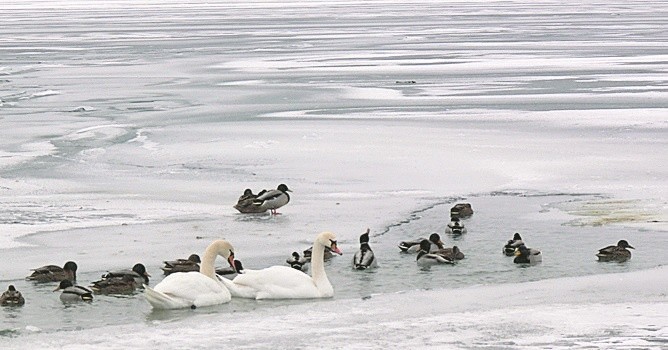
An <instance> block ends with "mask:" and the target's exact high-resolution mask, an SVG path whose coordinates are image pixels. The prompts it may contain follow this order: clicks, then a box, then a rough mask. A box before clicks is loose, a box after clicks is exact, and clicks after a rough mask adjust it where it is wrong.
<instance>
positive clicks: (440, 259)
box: [416, 239, 455, 267]
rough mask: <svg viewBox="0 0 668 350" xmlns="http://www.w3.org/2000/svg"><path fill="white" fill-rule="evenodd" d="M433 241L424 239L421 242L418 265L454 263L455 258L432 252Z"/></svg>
mask: <svg viewBox="0 0 668 350" xmlns="http://www.w3.org/2000/svg"><path fill="white" fill-rule="evenodd" d="M431 246H432V243H431V242H429V240H426V239H423V240H422V242H420V251H419V252H418V255H417V259H416V260H417V264H418V266H423V267H425V266H432V265H441V264H454V262H455V261H454V259H451V258H446V257H444V256H442V255H440V254H435V253H430V252H429V250H430V249H431Z"/></svg>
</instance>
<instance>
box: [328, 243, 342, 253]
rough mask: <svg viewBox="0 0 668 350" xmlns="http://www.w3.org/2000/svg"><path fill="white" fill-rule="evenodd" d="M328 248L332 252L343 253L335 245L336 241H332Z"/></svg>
mask: <svg viewBox="0 0 668 350" xmlns="http://www.w3.org/2000/svg"><path fill="white" fill-rule="evenodd" d="M330 249H331V250H332V252H334V253H336V254H339V255H343V252H342V251H341V249H339V247H338V246H337V245H336V241H332V245H331V246H330Z"/></svg>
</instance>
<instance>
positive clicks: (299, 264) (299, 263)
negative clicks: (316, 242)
mask: <svg viewBox="0 0 668 350" xmlns="http://www.w3.org/2000/svg"><path fill="white" fill-rule="evenodd" d="M330 254H331V253H330ZM285 262H286V263H288V265H290V267H292V268H293V269H295V270H299V271H306V264H307V263H308V260H307V259H306V258H302V257H301V256H299V253H297V252H292V255H290V257H289V258H287V259H285Z"/></svg>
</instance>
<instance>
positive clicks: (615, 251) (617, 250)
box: [596, 239, 635, 262]
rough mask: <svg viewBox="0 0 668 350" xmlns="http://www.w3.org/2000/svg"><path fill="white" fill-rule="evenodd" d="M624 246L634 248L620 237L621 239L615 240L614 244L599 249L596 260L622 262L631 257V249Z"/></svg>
mask: <svg viewBox="0 0 668 350" xmlns="http://www.w3.org/2000/svg"><path fill="white" fill-rule="evenodd" d="M626 248H630V249H635V248H633V247H632V246H631V245H629V242H627V241H626V240H623V239H622V240H621V241H619V242H617V245H616V246H615V245H611V246H607V247H605V248H602V249H599V250H598V254H596V256H597V257H598V261H616V262H624V261H626V260H629V259H631V251H629V250H628V249H626Z"/></svg>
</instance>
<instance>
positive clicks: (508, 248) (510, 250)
mask: <svg viewBox="0 0 668 350" xmlns="http://www.w3.org/2000/svg"><path fill="white" fill-rule="evenodd" d="M522 244H524V242H523V241H522V237H521V236H520V234H519V233H517V232H515V235H513V239H510V240H508V243H506V245H504V246H503V253H504V254H506V256H513V255H515V250H516V249H517V247H519V246H521V245H522Z"/></svg>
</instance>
